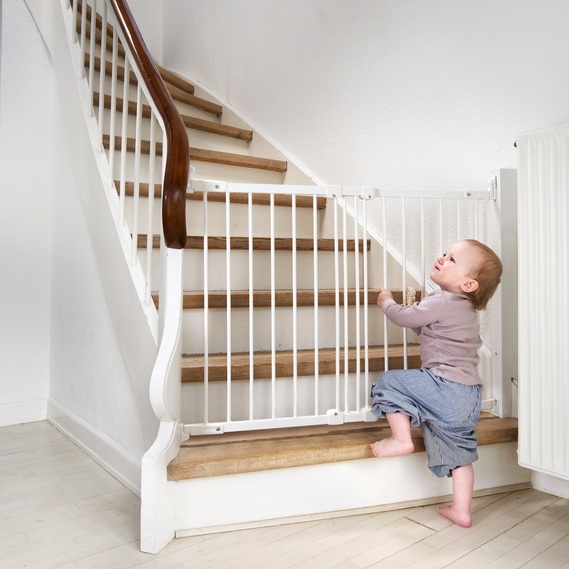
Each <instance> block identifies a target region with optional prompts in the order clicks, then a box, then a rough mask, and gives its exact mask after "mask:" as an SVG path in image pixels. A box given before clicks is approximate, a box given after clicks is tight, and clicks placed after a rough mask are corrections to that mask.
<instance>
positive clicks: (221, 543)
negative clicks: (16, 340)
mask: <svg viewBox="0 0 569 569" xmlns="http://www.w3.org/2000/svg"><path fill="white" fill-rule="evenodd" d="M139 507H140V501H139V499H138V497H136V496H135V495H133V494H132V493H131V492H130V491H129V490H127V489H126V488H125V487H124V486H122V485H121V484H120V483H119V482H118V481H117V480H115V479H114V478H113V477H112V476H110V475H109V474H108V473H107V472H105V471H104V470H103V469H102V468H100V467H99V466H98V465H97V464H96V463H95V462H94V461H93V460H91V459H90V458H89V457H88V456H87V455H86V454H85V453H84V452H83V451H82V450H80V449H79V448H78V447H76V446H75V445H74V444H73V443H72V442H71V441H69V440H68V439H66V438H65V437H64V436H63V435H62V434H61V433H59V432H58V431H57V430H56V429H54V428H53V427H52V426H51V425H50V424H49V423H47V422H45V421H42V422H38V423H28V424H25V425H15V426H12V427H2V428H0V567H2V569H23V568H26V569H129V568H145V569H230V568H231V569H235V568H238V569H261V568H262V569H290V568H294V569H377V568H382V567H385V568H387V567H389V568H396V569H403V568H411V567H413V568H417V569H419V568H420V569H429V568H431V569H442V568H445V567H449V568H454V569H470V568H472V569H479V568H481V567H488V568H492V569H514V568H519V567H524V568H527V569H543V568H547V569H550V568H557V567H564V568H567V569H569V500H566V499H563V498H557V497H555V496H551V495H549V494H544V493H541V492H537V491H535V490H531V489H529V490H520V491H517V492H508V493H503V494H498V495H493V496H482V497H479V498H475V500H474V525H473V527H472V528H470V529H463V528H459V527H457V526H455V525H452V524H451V523H450V522H448V520H446V519H445V518H442V517H441V516H439V515H438V514H437V513H436V510H435V507H434V506H424V507H414V508H409V509H403V510H395V511H388V512H382V513H370V514H359V515H353V516H346V517H342V518H335V519H327V520H311V521H304V522H301V523H295V524H288V525H281V526H276V527H265V528H260V529H246V530H241V531H233V532H226V533H219V534H213V535H201V536H196V537H186V538H180V539H177V540H174V541H173V542H172V543H170V544H169V545H168V546H167V547H166V548H165V549H164V550H162V551H161V552H160V553H159V554H158V555H155V556H153V555H148V554H145V553H142V552H140V550H139V537H138V532H139V522H140V520H139Z"/></svg>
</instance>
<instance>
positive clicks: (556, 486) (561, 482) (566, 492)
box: [531, 471, 569, 498]
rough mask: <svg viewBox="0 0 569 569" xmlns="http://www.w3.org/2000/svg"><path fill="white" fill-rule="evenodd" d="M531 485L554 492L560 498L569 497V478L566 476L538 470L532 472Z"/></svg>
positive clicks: (550, 492) (540, 489)
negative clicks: (562, 476) (561, 476)
mask: <svg viewBox="0 0 569 569" xmlns="http://www.w3.org/2000/svg"><path fill="white" fill-rule="evenodd" d="M531 485H532V486H533V487H534V488H535V489H536V490H539V491H540V492H545V493H547V494H553V495H554V496H559V497H560V498H569V480H566V479H565V478H558V477H557V476H552V475H551V474H546V473H544V472H537V471H536V472H532V473H531Z"/></svg>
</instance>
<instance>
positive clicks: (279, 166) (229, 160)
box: [103, 134, 287, 173]
mask: <svg viewBox="0 0 569 569" xmlns="http://www.w3.org/2000/svg"><path fill="white" fill-rule="evenodd" d="M121 141H122V139H121V137H120V136H116V137H115V149H117V150H118V149H120V148H121ZM103 145H104V147H105V148H107V149H108V148H109V147H110V136H109V135H108V134H105V135H103ZM126 148H127V150H128V152H135V150H136V140H135V139H134V138H128V139H127V144H126ZM140 151H141V153H142V154H150V143H149V141H147V140H141V141H140ZM155 152H156V156H161V155H162V143H161V142H158V143H156V145H155ZM190 160H196V161H198V162H210V163H213V164H225V165H227V166H239V167H242V168H256V169H258V170H267V171H271V172H278V173H284V172H286V170H287V163H286V161H284V160H275V159H273V158H259V157H257V156H246V155H243V154H235V153H232V152H221V151H218V150H206V149H203V148H195V147H191V148H190Z"/></svg>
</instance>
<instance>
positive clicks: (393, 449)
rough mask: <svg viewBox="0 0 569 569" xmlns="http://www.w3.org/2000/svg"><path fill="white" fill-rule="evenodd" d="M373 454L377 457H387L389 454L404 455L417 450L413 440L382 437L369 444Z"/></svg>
mask: <svg viewBox="0 0 569 569" xmlns="http://www.w3.org/2000/svg"><path fill="white" fill-rule="evenodd" d="M369 446H370V448H371V452H372V454H373V456H376V457H377V458H387V457H388V456H403V455H404V454H411V453H412V452H413V450H415V446H414V445H413V442H412V441H408V442H405V441H398V440H395V439H393V438H391V437H389V438H387V439H382V440H381V441H377V442H375V443H372V444H371V445H369Z"/></svg>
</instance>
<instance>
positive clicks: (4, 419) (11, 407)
mask: <svg viewBox="0 0 569 569" xmlns="http://www.w3.org/2000/svg"><path fill="white" fill-rule="evenodd" d="M46 414H47V400H46V399H33V400H32V401H23V402H21V403H8V404H6V405H0V427H8V426H9V425H20V424H21V423H35V422H36V421H45V418H46Z"/></svg>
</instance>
